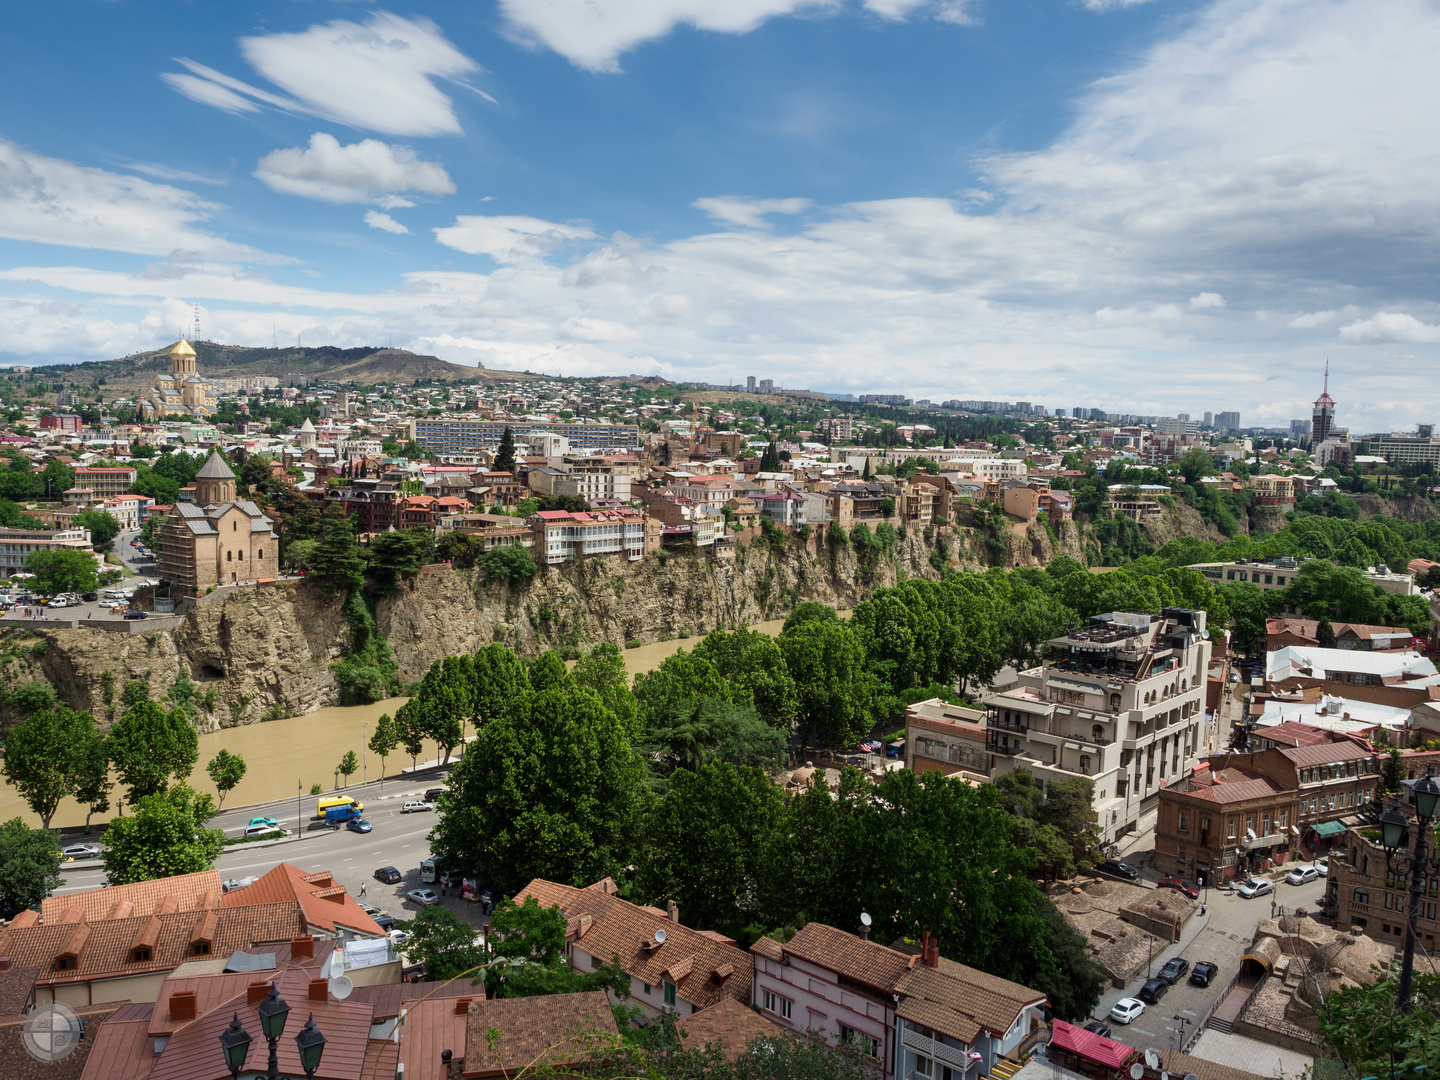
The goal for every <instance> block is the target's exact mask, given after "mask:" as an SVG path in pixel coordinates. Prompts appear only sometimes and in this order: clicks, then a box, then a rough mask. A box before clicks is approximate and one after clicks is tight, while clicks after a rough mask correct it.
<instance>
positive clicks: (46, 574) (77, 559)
mask: <svg viewBox="0 0 1440 1080" xmlns="http://www.w3.org/2000/svg"><path fill="white" fill-rule="evenodd" d="M25 569H26V570H27V571H29V572H30V573H32V574H34V575H35V588H36V589H37V590H38V591H40V592H42V593H62V592H73V593H87V592H94V591H95V581H96V576H97V574H98V569H97V567H96V563H95V557H94V556H93V555H91V554H90V553H89V552H86V551H77V550H76V549H75V548H54V549H52V550H50V551H37V552H35V553H34V554H33V555H31V556H30V557H29V558H28V559H26V560H25Z"/></svg>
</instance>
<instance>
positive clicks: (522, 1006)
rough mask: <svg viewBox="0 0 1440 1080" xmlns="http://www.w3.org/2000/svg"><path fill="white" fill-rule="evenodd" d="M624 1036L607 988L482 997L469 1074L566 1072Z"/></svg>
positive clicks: (469, 1025)
mask: <svg viewBox="0 0 1440 1080" xmlns="http://www.w3.org/2000/svg"><path fill="white" fill-rule="evenodd" d="M619 1034H620V1031H619V1029H618V1028H617V1027H616V1026H615V1014H614V1013H613V1012H612V1011H611V1009H610V999H609V998H608V997H606V996H605V991H603V990H591V991H588V992H586V993H583V994H547V995H542V996H539V997H522V998H492V999H490V1000H485V999H483V998H480V999H477V1000H475V1001H472V1002H471V1003H470V1012H469V1014H468V1016H467V1017H466V1025H465V1076H466V1077H467V1078H469V1077H481V1076H508V1075H510V1074H511V1073H514V1072H517V1071H519V1070H520V1069H527V1071H536V1070H538V1069H540V1068H541V1067H542V1066H544V1067H545V1068H547V1069H556V1068H558V1069H560V1070H561V1071H564V1066H565V1065H568V1064H571V1063H574V1062H580V1061H584V1060H586V1059H587V1058H588V1057H590V1055H591V1053H592V1052H593V1050H594V1048H595V1046H596V1042H595V1038H596V1036H599V1037H600V1038H601V1039H602V1040H603V1038H604V1037H605V1036H607V1035H608V1036H612V1037H616V1038H618V1037H619ZM600 1045H602V1046H603V1045H604V1043H603V1042H602V1043H601V1044H600ZM154 1080H159V1078H158V1077H157V1078H154ZM177 1080H178V1078H177Z"/></svg>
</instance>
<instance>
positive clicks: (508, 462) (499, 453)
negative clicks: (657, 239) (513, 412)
mask: <svg viewBox="0 0 1440 1080" xmlns="http://www.w3.org/2000/svg"><path fill="white" fill-rule="evenodd" d="M492 467H493V468H494V469H495V471H496V472H514V471H515V433H514V432H513V431H511V430H510V425H509V424H506V425H505V430H504V431H503V432H502V433H501V435H500V448H499V449H498V450H496V451H495V462H494V465H493V466H492Z"/></svg>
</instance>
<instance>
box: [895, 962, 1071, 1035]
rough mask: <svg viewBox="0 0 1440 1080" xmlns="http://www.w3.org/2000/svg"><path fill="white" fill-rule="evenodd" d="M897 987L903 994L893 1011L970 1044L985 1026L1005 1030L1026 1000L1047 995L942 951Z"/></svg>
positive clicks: (1035, 1000)
mask: <svg viewBox="0 0 1440 1080" xmlns="http://www.w3.org/2000/svg"><path fill="white" fill-rule="evenodd" d="M896 989H897V991H898V992H899V994H900V995H901V1002H900V1004H899V1006H898V1007H897V1008H896V1010H895V1011H896V1013H897V1014H898V1015H899V1016H901V1017H903V1018H904V1019H906V1020H914V1021H915V1022H916V1023H919V1024H923V1025H924V1026H926V1027H930V1028H934V1029H935V1030H936V1031H939V1032H942V1033H944V1034H946V1035H950V1036H952V1037H953V1038H956V1039H959V1040H960V1041H961V1042H963V1043H966V1044H967V1045H968V1044H970V1043H973V1042H974V1040H975V1037H976V1035H978V1034H979V1032H980V1031H982V1030H983V1031H988V1032H989V1033H990V1034H992V1035H995V1036H997V1037H998V1036H1002V1035H1004V1034H1005V1032H1007V1031H1009V1030H1010V1026H1011V1025H1012V1024H1014V1023H1015V1018H1016V1017H1017V1016H1019V1015H1020V1013H1021V1012H1022V1011H1023V1010H1024V1009H1025V1007H1026V1006H1027V1005H1038V1004H1040V1003H1041V1002H1043V1001H1044V1000H1045V995H1044V994H1042V993H1041V992H1040V991H1038V990H1032V989H1030V988H1029V987H1028V986H1022V985H1020V984H1019V983H1014V982H1010V981H1009V980H1008V979H1001V978H998V977H997V976H994V975H987V974H986V973H985V972H983V971H979V970H977V969H975V968H972V967H967V966H966V965H965V964H961V963H957V962H956V961H954V960H947V959H945V957H943V956H942V957H939V958H938V962H937V966H935V967H933V968H932V967H927V966H926V965H925V964H923V963H916V964H915V966H914V967H913V968H911V969H910V970H909V971H907V972H906V973H905V974H904V975H902V976H901V977H900V981H899V982H898V983H897V984H896Z"/></svg>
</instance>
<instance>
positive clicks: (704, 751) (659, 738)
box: [643, 697, 789, 789]
mask: <svg viewBox="0 0 1440 1080" xmlns="http://www.w3.org/2000/svg"><path fill="white" fill-rule="evenodd" d="M788 736H789V732H788V731H786V730H784V729H781V728H775V727H771V726H770V725H769V724H767V723H765V721H763V720H761V719H760V717H759V716H757V715H756V713H755V707H754V706H753V705H736V704H734V703H733V702H729V701H725V700H723V699H721V698H714V697H702V698H697V699H694V700H693V701H690V700H687V701H685V702H683V703H681V704H679V705H677V706H676V707H675V708H673V709H671V710H669V711H667V712H666V713H665V714H664V715H663V716H661V717H660V718H658V720H657V722H656V723H655V725H654V726H652V727H650V728H648V729H647V730H646V731H645V740H644V744H643V750H644V752H645V756H646V759H647V760H648V761H649V762H650V763H651V767H652V768H653V769H654V770H655V772H656V773H657V776H658V778H659V779H657V780H656V781H655V785H654V786H656V787H657V788H660V789H664V788H666V787H668V782H667V781H666V780H665V779H664V778H665V777H667V776H668V775H669V773H671V772H672V771H674V770H675V769H689V770H692V771H693V770H697V769H700V768H703V767H704V766H705V765H707V764H709V763H711V762H716V761H723V762H728V763H729V764H731V765H747V766H754V767H757V768H762V769H772V770H773V769H778V768H779V767H780V766H781V765H782V764H783V763H784V760H785V742H786V739H787V738H788Z"/></svg>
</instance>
